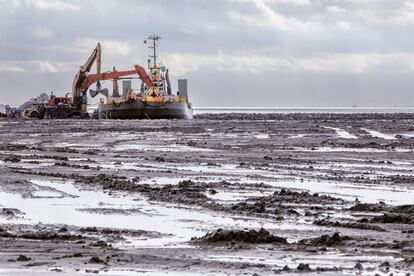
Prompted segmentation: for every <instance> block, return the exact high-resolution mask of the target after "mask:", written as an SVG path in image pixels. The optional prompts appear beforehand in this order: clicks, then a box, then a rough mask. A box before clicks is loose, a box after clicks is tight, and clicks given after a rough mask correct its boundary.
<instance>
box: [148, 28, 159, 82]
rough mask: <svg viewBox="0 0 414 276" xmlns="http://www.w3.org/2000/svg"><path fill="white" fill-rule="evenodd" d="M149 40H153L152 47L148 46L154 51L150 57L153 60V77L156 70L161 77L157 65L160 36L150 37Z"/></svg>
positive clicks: (151, 67) (151, 68)
mask: <svg viewBox="0 0 414 276" xmlns="http://www.w3.org/2000/svg"><path fill="white" fill-rule="evenodd" d="M148 39H149V40H152V45H151V46H148V47H149V48H150V49H152V55H150V56H149V57H150V58H151V59H152V66H151V65H150V70H151V75H152V76H153V73H154V70H156V75H157V76H159V73H160V72H159V69H160V68H159V66H158V64H157V58H158V56H157V43H158V41H159V40H160V39H161V37H160V36H158V35H156V34H153V35H151V36H149V37H148Z"/></svg>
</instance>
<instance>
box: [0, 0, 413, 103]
mask: <svg viewBox="0 0 414 276" xmlns="http://www.w3.org/2000/svg"><path fill="white" fill-rule="evenodd" d="M98 2H99V3H98ZM412 3H413V1H403V0H396V1H386V0H367V1H359V0H358V1H357V0H329V1H328V0H310V1H307V0H295V1H287V0H198V1H194V0H176V1H168V0H157V1H143V0H140V1H136V0H124V1H115V0H101V1H93V0H84V1H81V0H73V1H64V0H55V1H53V0H51V1H48V0H29V1H28V0H21V1H19V0H14V1H4V0H3V1H1V0H0V38H1V39H0V72H1V75H0V80H1V81H0V91H1V95H2V96H1V97H0V102H9V103H12V104H19V103H20V102H21V101H22V100H24V99H25V98H30V97H32V96H34V95H36V94H38V93H40V92H44V91H47V90H54V91H55V92H56V93H62V94H63V93H66V92H67V91H68V90H69V89H70V85H71V81H72V77H73V75H74V73H75V71H76V70H77V69H78V67H79V65H81V63H83V62H84V60H85V59H86V57H87V56H88V55H89V52H90V51H91V50H92V49H93V47H94V46H95V44H96V42H97V41H101V42H102V44H103V50H104V53H103V54H104V56H103V62H104V69H105V70H110V69H111V68H112V65H116V66H117V68H119V69H121V70H122V69H129V68H130V67H131V66H132V65H133V64H134V63H139V64H145V63H146V59H147V54H148V51H147V49H146V46H145V45H143V44H142V41H143V40H144V39H145V37H146V36H148V35H149V34H150V33H159V34H160V35H161V36H162V37H163V38H164V39H163V40H162V42H161V57H162V59H163V60H164V61H165V62H168V64H166V65H167V66H170V67H171V68H172V69H174V70H172V72H171V73H172V74H175V75H176V76H175V77H176V78H177V77H187V78H189V80H190V83H191V88H192V89H193V91H192V92H191V93H192V99H193V101H194V105H195V106H207V105H250V104H252V101H251V98H250V95H251V94H252V93H258V95H260V99H261V97H264V98H266V99H267V100H263V101H262V100H257V102H255V105H256V106H257V105H269V104H270V103H271V105H275V106H279V105H292V106H295V105H301V106H303V105H307V104H309V105H311V106H315V105H322V106H326V105H330V104H332V105H345V106H349V105H352V104H358V105H370V104H376V105H388V104H397V105H398V104H401V105H406V104H407V103H410V104H413V101H414V100H413V98H414V96H413V95H414V94H413V93H411V94H410V93H407V91H408V88H412V85H411V77H410V73H411V72H412V71H413V70H414V65H412V64H414V51H413V49H414V40H412V39H411V38H412V37H413V35H414V30H413V28H412V23H414V22H411V21H410V20H411V19H410V18H411V17H410V16H411V10H410V7H411V6H410V5H411V4H412ZM332 7H337V8H332ZM407 7H408V8H407ZM154 11H156V12H154ZM413 11H414V6H413ZM237 16H239V17H237ZM381 18H385V20H381ZM396 18H397V19H398V18H400V19H398V20H397V19H396ZM391 19H395V20H391ZM286 26H287V27H286ZM22 71H24V72H22ZM19 79H24V81H18V80H19ZM384 82H386V84H384ZM264 84H266V85H264ZM379 84H381V85H379ZM387 91H388V92H387ZM387 93H389V94H387ZM208 95H214V97H209V96H208ZM222 95H225V96H224V97H221V96H222ZM387 95H401V97H400V98H398V97H393V101H395V102H391V101H389V100H387ZM222 98H224V99H225V102H221V99H222ZM234 99H237V104H236V103H235V102H234Z"/></svg>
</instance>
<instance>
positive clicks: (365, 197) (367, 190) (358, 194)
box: [264, 181, 414, 205]
mask: <svg viewBox="0 0 414 276" xmlns="http://www.w3.org/2000/svg"><path fill="white" fill-rule="evenodd" d="M264 183H265V184H269V185H273V186H275V187H282V188H290V189H302V190H303V189H305V190H309V191H310V192H312V193H321V194H329V195H333V196H336V197H341V198H344V199H347V200H351V201H354V200H355V199H356V198H358V199H359V200H360V201H361V202H365V203H377V202H379V201H384V202H385V203H388V204H391V205H403V204H413V203H414V190H411V189H403V188H392V187H389V186H388V187H387V186H385V185H379V184H375V185H369V186H368V185H360V184H352V183H333V182H327V181H320V182H319V181H283V182H267V181H264ZM390 185H392V184H390Z"/></svg>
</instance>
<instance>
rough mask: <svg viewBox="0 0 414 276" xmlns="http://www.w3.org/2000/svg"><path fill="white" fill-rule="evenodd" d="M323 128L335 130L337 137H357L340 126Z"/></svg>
mask: <svg viewBox="0 0 414 276" xmlns="http://www.w3.org/2000/svg"><path fill="white" fill-rule="evenodd" d="M324 128H327V129H332V130H335V132H336V134H337V135H338V137H339V138H344V139H357V138H358V137H357V136H355V135H353V134H351V133H349V132H348V131H346V130H344V129H342V128H337V127H324Z"/></svg>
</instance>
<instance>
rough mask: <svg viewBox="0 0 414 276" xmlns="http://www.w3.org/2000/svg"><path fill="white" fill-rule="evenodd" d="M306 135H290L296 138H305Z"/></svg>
mask: <svg viewBox="0 0 414 276" xmlns="http://www.w3.org/2000/svg"><path fill="white" fill-rule="evenodd" d="M305 136H306V135H305V134H296V135H293V136H290V137H289V138H293V139H296V138H303V137H305Z"/></svg>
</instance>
